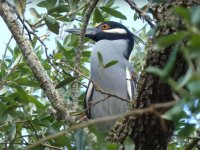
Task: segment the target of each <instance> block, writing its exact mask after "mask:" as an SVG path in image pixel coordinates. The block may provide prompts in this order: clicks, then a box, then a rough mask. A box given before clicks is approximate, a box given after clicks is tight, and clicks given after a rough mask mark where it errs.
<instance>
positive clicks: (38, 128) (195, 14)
mask: <svg viewBox="0 0 200 150" xmlns="http://www.w3.org/2000/svg"><path fill="white" fill-rule="evenodd" d="M14 4H15V5H16V9H17V11H18V12H19V14H20V16H24V12H26V11H27V7H28V6H29V7H31V8H30V13H31V15H32V18H31V19H30V20H27V22H28V23H29V25H30V27H32V29H36V30H38V31H40V28H42V30H43V31H42V32H41V33H42V34H43V35H42V36H41V35H40V34H39V33H38V36H41V37H40V39H41V40H42V41H43V42H44V43H48V44H46V46H47V48H48V50H47V49H45V48H44V45H41V43H40V42H39V41H38V39H37V37H35V36H32V41H31V43H32V46H33V48H34V51H35V52H36V53H37V56H38V58H39V59H40V61H41V62H42V64H43V66H44V67H45V69H46V71H47V73H48V74H49V76H50V77H51V78H52V80H53V81H54V84H55V85H57V88H58V90H59V92H60V95H62V96H63V97H64V98H65V100H66V101H67V102H71V95H72V90H71V87H72V84H73V81H74V80H75V79H76V78H77V77H76V76H74V72H73V68H74V64H75V62H76V60H74V58H75V54H76V47H77V43H78V37H77V36H74V35H66V33H63V26H64V25H66V26H67V27H69V26H70V25H71V24H73V25H74V26H78V27H81V26H82V24H81V23H82V22H83V14H84V13H85V10H86V8H87V7H88V1H86V0H69V1H68V2H67V3H66V1H64V0H51V1H48V0H41V1H40V2H37V4H36V5H37V7H36V6H32V5H33V4H27V1H25V0H19V1H17V0H14ZM114 4H115V3H114V0H108V1H101V2H100V3H99V5H98V6H97V7H96V8H95V10H94V12H93V14H92V19H91V22H90V24H89V26H90V25H91V26H92V25H94V24H96V23H99V22H102V21H106V20H109V19H110V18H111V17H112V18H115V19H116V18H119V19H122V20H126V19H127V17H126V16H125V12H120V11H119V10H118V9H116V7H115V6H114ZM41 9H42V10H41ZM174 11H175V12H176V13H177V15H180V16H181V17H182V18H183V21H184V23H185V27H184V28H185V30H184V31H180V32H177V33H176V34H173V35H168V36H166V37H161V38H160V39H158V41H157V42H158V43H157V47H159V48H165V47H167V46H171V45H173V46H174V51H173V52H172V54H171V56H170V58H169V60H168V62H167V64H166V67H165V68H163V69H160V68H153V67H152V68H149V70H148V71H150V72H151V73H155V74H157V75H158V76H160V78H162V79H163V81H164V82H167V83H168V84H169V85H170V86H171V87H172V88H173V90H174V92H177V93H178V94H179V98H180V100H181V101H180V102H178V103H177V105H176V106H174V107H173V108H172V109H171V110H169V111H168V112H166V114H164V115H163V117H164V118H167V119H170V120H173V121H175V123H176V132H175V137H174V139H173V141H172V142H171V144H170V145H169V149H173V150H174V149H177V150H178V149H183V148H184V146H185V144H187V143H188V142H189V141H190V139H189V138H188V137H193V136H195V135H196V134H197V132H196V131H197V128H199V126H200V123H199V119H200V118H199V111H200V107H199V103H200V102H199V99H200V88H199V87H200V82H199V81H200V67H199V66H200V60H199V59H200V52H199V49H200V42H199V39H200V26H199V25H200V19H199V16H200V8H199V6H197V7H194V8H191V9H186V8H181V7H176V8H174ZM24 19H26V15H25V18H24ZM134 19H135V20H136V19H138V17H137V15H134ZM46 30H48V31H47V32H48V33H44V31H46ZM133 30H134V29H133ZM148 30H149V29H148V27H146V25H144V27H143V28H142V30H141V34H140V36H141V37H142V38H143V39H146V38H147V35H148V34H149V36H152V35H150V31H148ZM49 31H51V32H49ZM54 33H55V34H58V36H57V37H56V40H54V38H55V34H54ZM151 33H152V32H151ZM36 34H37V32H36ZM48 40H50V42H48ZM54 41H55V42H54ZM185 41H186V44H184V43H185ZM85 43H87V44H85V46H84V47H83V52H82V56H81V62H80V64H79V65H80V71H81V73H82V75H81V77H80V79H79V83H80V85H82V86H81V87H80V89H79V102H78V106H77V107H78V112H74V114H71V115H76V114H80V113H82V112H83V107H82V106H83V98H84V92H85V86H87V83H88V79H86V77H89V69H88V63H89V60H90V44H91V43H90V42H89V40H88V39H85ZM54 48H55V49H56V50H54ZM7 51H8V52H7V55H6V56H5V57H4V58H2V59H1V60H0V67H1V70H0V79H1V82H0V143H1V144H0V149H6V148H7V149H21V148H23V147H24V146H27V145H29V144H32V143H35V142H37V141H38V140H39V139H40V138H42V137H47V136H50V135H53V134H55V133H58V132H60V131H62V130H63V129H65V128H67V127H68V126H70V125H72V124H73V123H71V122H65V121H61V120H58V119H57V118H55V117H54V115H52V114H51V113H49V108H48V107H49V106H51V104H50V103H49V102H48V100H47V99H46V97H45V95H44V94H43V91H42V90H41V88H40V83H38V82H37V79H36V78H35V77H34V76H33V74H32V71H31V70H30V69H29V67H28V66H27V64H26V62H25V60H24V59H23V57H22V54H21V51H20V49H19V47H18V46H8V48H7ZM178 51H181V52H183V54H184V57H185V58H186V60H187V63H188V66H189V67H188V70H187V72H186V74H184V75H183V76H182V77H181V78H180V79H178V80H175V79H173V78H171V77H170V72H171V69H172V68H173V64H174V61H175V60H176V54H177V52H178ZM146 53H147V52H146V50H144V47H143V46H141V45H140V44H137V43H136V44H135V48H134V52H133V55H132V58H131V61H132V63H133V65H134V67H135V70H136V72H137V73H139V72H140V71H141V70H142V69H143V66H144V63H145V57H146ZM47 56H48V57H47ZM98 58H99V62H100V64H101V67H102V68H109V67H112V66H113V65H115V64H116V63H118V61H117V60H112V61H110V62H107V63H106V64H105V63H104V62H103V57H102V55H101V54H100V53H98ZM102 141H103V142H102ZM50 146H55V147H59V148H64V147H65V148H67V149H79V150H81V149H87V148H88V147H89V148H91V149H108V150H109V149H110V150H111V149H117V148H119V145H118V144H113V143H107V142H106V141H104V135H103V134H101V133H98V132H96V131H95V129H94V127H93V126H90V127H88V128H84V129H79V130H77V131H74V132H71V133H67V134H65V135H63V136H59V137H57V138H55V139H53V140H48V141H47V142H44V143H43V144H41V145H40V146H37V147H36V149H45V147H50ZM133 147H134V145H133V143H131V142H130V139H126V141H125V149H130V148H133Z"/></svg>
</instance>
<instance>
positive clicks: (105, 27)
mask: <svg viewBox="0 0 200 150" xmlns="http://www.w3.org/2000/svg"><path fill="white" fill-rule="evenodd" d="M109 28H110V26H109V25H108V24H103V25H102V26H101V29H102V30H108V29H109Z"/></svg>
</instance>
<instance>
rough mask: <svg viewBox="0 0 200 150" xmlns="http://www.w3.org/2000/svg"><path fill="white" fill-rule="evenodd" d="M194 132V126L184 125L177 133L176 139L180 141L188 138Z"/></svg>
mask: <svg viewBox="0 0 200 150" xmlns="http://www.w3.org/2000/svg"><path fill="white" fill-rule="evenodd" d="M194 131H195V124H185V126H184V127H183V128H181V129H180V131H179V132H178V135H177V137H178V138H180V139H186V138H188V137H189V136H190V135H191V134H192V133H194Z"/></svg>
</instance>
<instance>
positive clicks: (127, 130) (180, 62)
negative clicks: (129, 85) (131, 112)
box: [108, 0, 200, 150]
mask: <svg viewBox="0 0 200 150" xmlns="http://www.w3.org/2000/svg"><path fill="white" fill-rule="evenodd" d="M199 3H200V1H199V0H191V1H186V0H185V1H182V0H173V1H170V0H166V1H165V2H164V3H160V4H154V5H152V6H150V12H151V14H152V15H153V17H154V19H156V20H157V22H158V23H159V22H165V23H166V24H165V25H164V26H161V24H159V26H157V32H156V34H155V37H154V38H153V40H152V41H153V42H154V41H155V39H156V38H158V37H160V36H164V35H169V34H172V33H174V32H176V31H180V30H182V28H181V27H182V20H181V18H180V17H178V16H177V15H175V14H174V13H173V12H172V11H171V10H170V9H171V8H172V7H173V6H183V7H190V6H195V5H197V4H199ZM172 51H173V48H172V47H168V48H165V49H163V50H153V48H151V47H150V48H148V54H147V59H146V64H145V67H144V69H146V68H148V67H150V66H154V67H158V68H161V69H162V68H164V67H165V64H166V62H167V61H168V59H169V55H170V54H171V52H172ZM186 70H187V64H186V61H185V60H184V58H183V55H182V54H181V53H180V52H179V53H178V54H177V56H176V62H175V65H174V68H173V71H172V73H171V74H170V77H172V78H174V79H178V78H179V77H181V76H182V75H183V74H184V73H185V72H186ZM137 92H138V93H137V96H136V98H135V101H134V102H133V106H132V107H133V109H141V108H145V107H148V106H149V105H151V104H155V103H163V102H170V101H173V100H174V98H173V96H172V94H173V91H172V89H171V88H170V86H169V85H168V84H166V83H165V82H163V81H162V80H161V79H160V78H159V77H158V76H157V75H154V74H150V73H147V72H143V73H142V75H141V77H140V80H139V82H138V88H137ZM165 111H166V110H158V112H159V113H161V114H162V113H164V112H165ZM173 131H174V123H173V122H172V121H168V120H164V119H161V118H160V117H159V116H157V115H155V113H145V114H144V115H141V116H129V117H126V118H123V119H121V120H120V121H118V122H117V123H116V125H115V127H114V128H113V130H112V131H111V132H110V134H109V136H108V139H109V140H110V141H114V142H119V143H122V142H123V140H124V139H125V137H126V136H128V135H130V136H131V138H132V139H133V141H134V143H135V150H166V149H167V145H168V143H169V141H170V139H171V136H172V135H173Z"/></svg>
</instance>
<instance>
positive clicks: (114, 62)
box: [104, 60, 118, 68]
mask: <svg viewBox="0 0 200 150" xmlns="http://www.w3.org/2000/svg"><path fill="white" fill-rule="evenodd" d="M117 63H118V61H117V60H113V61H110V62H108V63H107V64H105V65H104V68H108V67H111V66H113V65H115V64H117Z"/></svg>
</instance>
